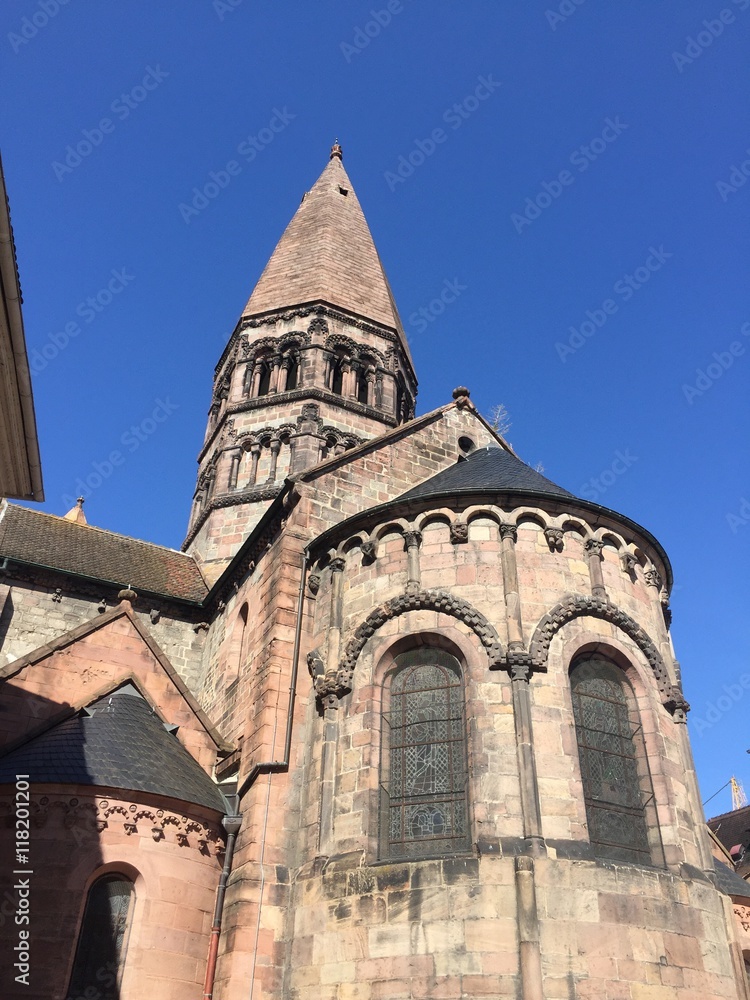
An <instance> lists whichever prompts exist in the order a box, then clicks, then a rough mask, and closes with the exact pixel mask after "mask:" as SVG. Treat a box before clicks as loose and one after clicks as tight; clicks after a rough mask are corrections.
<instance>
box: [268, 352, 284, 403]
mask: <svg viewBox="0 0 750 1000" xmlns="http://www.w3.org/2000/svg"><path fill="white" fill-rule="evenodd" d="M280 368H281V356H280V355H278V354H276V355H274V358H273V363H272V366H271V381H270V384H269V386H268V394H269V396H270V395H271V393H273V392H278V385H279V369H280Z"/></svg>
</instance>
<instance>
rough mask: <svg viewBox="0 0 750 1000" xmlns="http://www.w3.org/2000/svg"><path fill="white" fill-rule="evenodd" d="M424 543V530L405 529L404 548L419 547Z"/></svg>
mask: <svg viewBox="0 0 750 1000" xmlns="http://www.w3.org/2000/svg"><path fill="white" fill-rule="evenodd" d="M421 544H422V532H421V531H405V532H404V548H405V549H411V548H419V546H420V545H421Z"/></svg>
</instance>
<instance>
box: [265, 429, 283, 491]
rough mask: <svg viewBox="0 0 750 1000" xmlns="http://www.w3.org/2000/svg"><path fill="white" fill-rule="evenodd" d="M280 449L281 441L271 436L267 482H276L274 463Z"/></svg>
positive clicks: (277, 458) (276, 460)
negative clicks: (269, 466)
mask: <svg viewBox="0 0 750 1000" xmlns="http://www.w3.org/2000/svg"><path fill="white" fill-rule="evenodd" d="M280 451H281V441H280V440H279V438H271V468H270V469H269V472H268V482H269V483H275V482H276V464H277V462H278V460H279V452H280Z"/></svg>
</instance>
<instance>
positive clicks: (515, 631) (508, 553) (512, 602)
mask: <svg viewBox="0 0 750 1000" xmlns="http://www.w3.org/2000/svg"><path fill="white" fill-rule="evenodd" d="M500 539H501V542H500V545H501V549H500V562H501V565H502V569H503V589H504V590H505V608H506V612H507V617H508V648H509V649H523V648H524V645H523V622H522V621H521V598H520V596H519V593H518V567H517V565H516V541H517V540H518V530H517V528H516V526H515V524H501V525H500Z"/></svg>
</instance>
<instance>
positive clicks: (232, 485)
mask: <svg viewBox="0 0 750 1000" xmlns="http://www.w3.org/2000/svg"><path fill="white" fill-rule="evenodd" d="M241 461H242V452H241V451H240V449H239V448H234V449H232V451H231V452H230V453H229V478H228V480H227V488H228V489H230V490H236V489H237V479H238V477H239V473H240V462H241Z"/></svg>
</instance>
